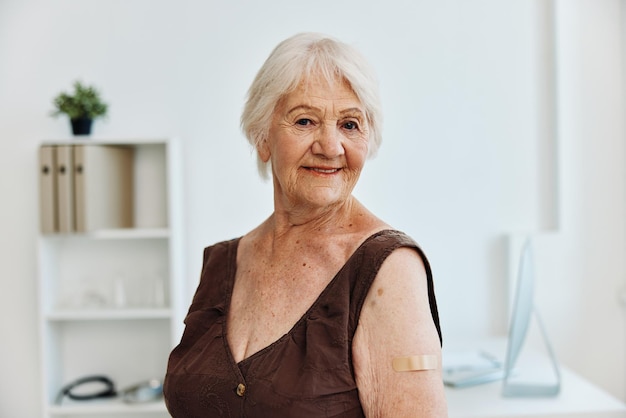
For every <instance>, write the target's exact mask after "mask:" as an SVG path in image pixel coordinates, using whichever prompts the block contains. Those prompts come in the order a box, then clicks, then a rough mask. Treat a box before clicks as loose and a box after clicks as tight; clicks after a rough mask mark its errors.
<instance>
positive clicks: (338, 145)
mask: <svg viewBox="0 0 626 418" xmlns="http://www.w3.org/2000/svg"><path fill="white" fill-rule="evenodd" d="M311 151H312V152H313V153H314V154H316V155H321V156H324V157H325V158H335V157H339V156H340V155H343V154H344V151H345V150H344V148H343V143H342V138H341V134H340V133H339V132H338V129H337V128H336V127H333V126H328V125H324V126H323V127H322V128H321V129H320V130H319V131H318V132H317V133H316V138H315V142H313V145H312V147H311Z"/></svg>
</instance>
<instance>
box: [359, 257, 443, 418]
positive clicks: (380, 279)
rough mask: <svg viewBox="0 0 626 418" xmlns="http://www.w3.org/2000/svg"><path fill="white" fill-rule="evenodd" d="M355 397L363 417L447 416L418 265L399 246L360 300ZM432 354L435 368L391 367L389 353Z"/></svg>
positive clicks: (423, 273)
mask: <svg viewBox="0 0 626 418" xmlns="http://www.w3.org/2000/svg"><path fill="white" fill-rule="evenodd" d="M352 350H353V362H354V369H355V375H356V382H357V387H358V389H359V396H360V399H361V404H362V406H363V410H364V412H365V415H366V416H367V417H368V418H387V417H394V418H401V417H412V418H415V417H447V407H446V401H445V394H444V390H443V382H442V378H441V346H440V341H439V335H438V333H437V330H436V328H435V324H434V322H433V319H432V315H431V312H430V305H429V299H428V290H427V278H426V271H425V269H424V264H423V262H422V260H421V258H420V256H419V255H418V254H417V252H416V251H415V250H413V249H410V248H400V249H398V250H396V251H394V252H393V253H391V255H389V257H388V258H387V259H386V260H385V262H384V263H383V265H382V266H381V268H380V270H379V272H378V275H377V276H376V279H375V280H374V282H373V284H372V287H371V288H370V290H369V293H368V295H367V297H366V299H365V302H364V304H363V308H362V310H361V316H360V318H359V325H358V327H357V331H356V333H355V336H354V341H353V346H352ZM422 355H427V356H435V358H436V359H437V368H436V369H432V370H416V371H403V372H397V371H395V370H394V369H393V367H392V362H393V359H394V358H398V357H409V356H422Z"/></svg>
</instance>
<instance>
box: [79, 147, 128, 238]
mask: <svg viewBox="0 0 626 418" xmlns="http://www.w3.org/2000/svg"><path fill="white" fill-rule="evenodd" d="M133 152H134V150H133V148H132V147H125V146H115V145H74V148H73V159H74V170H73V173H74V190H75V201H74V202H75V219H76V224H75V226H76V231H77V232H89V231H95V230H98V229H111V228H131V227H132V226H133V158H134V154H133Z"/></svg>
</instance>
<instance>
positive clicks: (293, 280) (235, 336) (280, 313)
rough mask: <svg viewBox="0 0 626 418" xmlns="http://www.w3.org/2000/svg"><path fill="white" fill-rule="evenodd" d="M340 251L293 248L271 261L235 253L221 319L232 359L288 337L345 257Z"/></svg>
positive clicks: (261, 254)
mask: <svg viewBox="0 0 626 418" xmlns="http://www.w3.org/2000/svg"><path fill="white" fill-rule="evenodd" d="M340 248H341V247H339V248H337V247H334V246H327V245H325V246H324V247H322V246H319V247H315V246H313V247H312V246H305V245H299V244H296V245H293V246H291V247H285V248H283V249H281V250H279V251H276V249H275V250H274V252H273V254H275V256H274V257H271V256H268V254H267V253H265V251H263V250H261V251H255V250H253V249H248V250H244V253H242V254H240V256H239V257H238V263H237V273H236V276H235V286H234V289H233V294H232V299H231V304H230V309H229V313H228V318H227V331H228V340H229V345H230V346H231V350H232V352H233V355H234V356H235V360H237V361H239V360H242V359H244V358H247V357H248V356H249V355H251V354H253V353H255V352H257V351H259V350H260V349H262V348H264V347H267V346H268V345H270V344H271V343H273V342H274V341H276V340H278V339H279V338H280V337H282V336H283V335H284V334H286V333H287V332H289V330H290V329H291V328H292V327H293V325H295V323H296V322H298V320H299V319H300V318H301V317H302V316H303V315H304V314H305V313H306V311H307V310H308V309H309V308H310V307H311V305H312V304H313V303H314V302H315V300H316V299H317V298H318V296H319V295H320V293H321V292H322V291H323V290H324V288H325V287H326V286H327V285H328V283H330V281H331V280H332V279H333V277H334V276H335V274H336V273H337V272H338V271H339V270H340V269H341V267H342V266H343V264H344V263H345V261H346V260H347V258H348V257H349V253H348V254H346V253H347V251H346V250H345V249H344V250H341V249H340ZM333 249H334V250H333ZM247 251H249V252H248V253H246V252H247ZM276 255H278V256H276Z"/></svg>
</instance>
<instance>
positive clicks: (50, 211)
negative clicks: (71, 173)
mask: <svg viewBox="0 0 626 418" xmlns="http://www.w3.org/2000/svg"><path fill="white" fill-rule="evenodd" d="M56 169H57V167H56V154H55V149H54V146H52V145H42V146H41V147H39V214H40V228H41V233H42V234H53V233H55V232H57V231H58V230H59V223H58V216H57V191H56V177H55V176H56Z"/></svg>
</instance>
